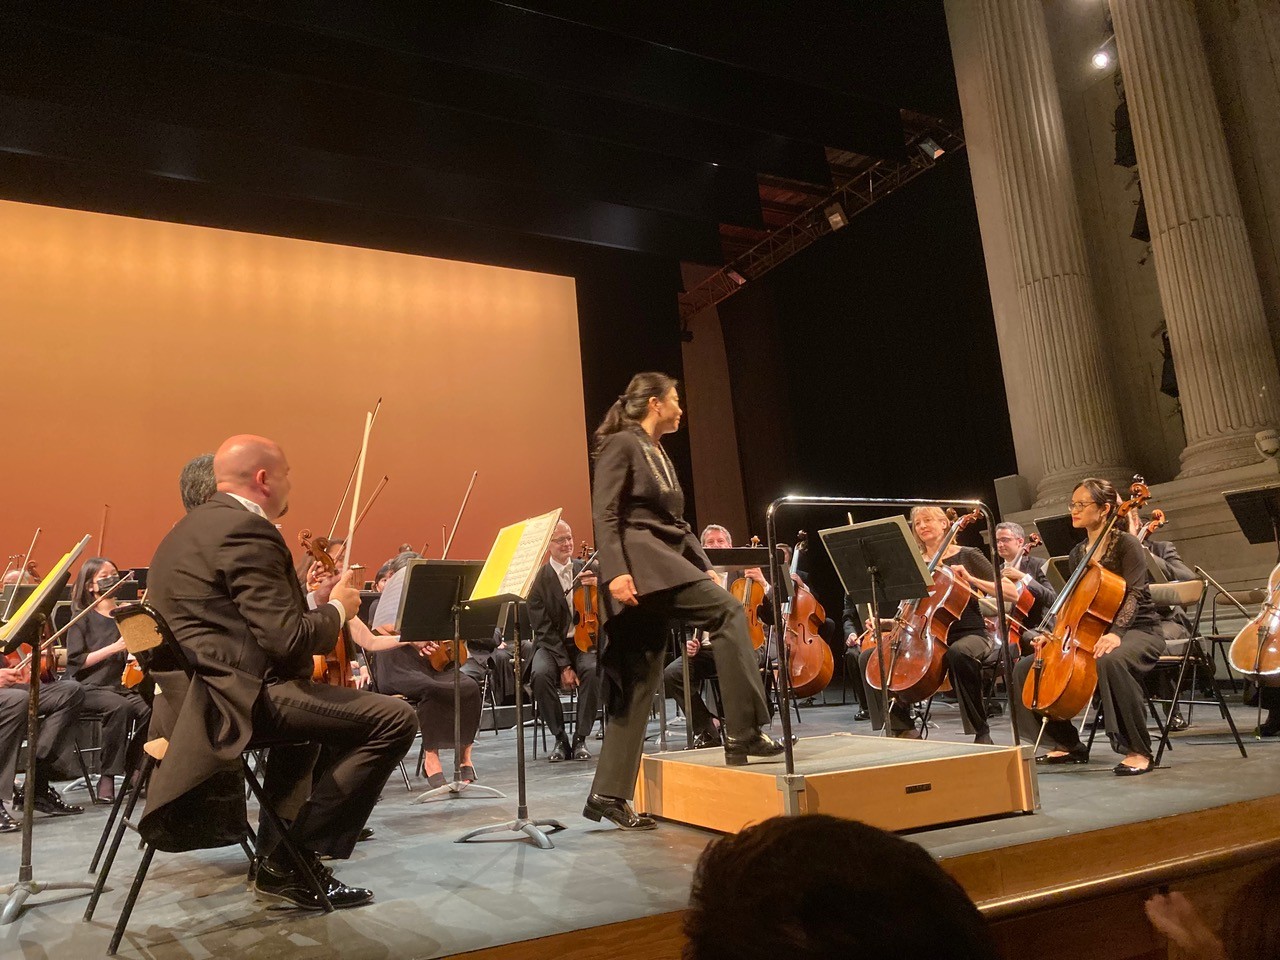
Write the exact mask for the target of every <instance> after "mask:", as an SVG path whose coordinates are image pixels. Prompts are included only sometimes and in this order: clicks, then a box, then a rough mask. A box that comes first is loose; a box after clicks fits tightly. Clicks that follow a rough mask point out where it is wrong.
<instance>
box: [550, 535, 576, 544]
mask: <svg viewBox="0 0 1280 960" xmlns="http://www.w3.org/2000/svg"><path fill="white" fill-rule="evenodd" d="M551 542H552V543H573V537H571V536H570V537H552V538H551Z"/></svg>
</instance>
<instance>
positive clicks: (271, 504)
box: [213, 434, 290, 520]
mask: <svg viewBox="0 0 1280 960" xmlns="http://www.w3.org/2000/svg"><path fill="white" fill-rule="evenodd" d="M213 475H214V477H215V478H216V479H217V481H218V492H219V493H234V494H235V495H236V496H239V497H244V498H245V499H246V500H252V501H253V502H254V503H256V504H257V505H258V506H260V507H261V508H262V512H263V513H265V514H266V515H267V519H268V520H277V519H279V518H280V517H283V516H284V515H285V514H286V513H288V512H289V489H290V481H289V461H288V460H286V459H285V456H284V451H283V450H281V449H280V445H279V444H278V443H276V442H275V441H274V440H268V439H267V438H266V437H255V436H253V435H251V434H241V435H239V436H235V437H230V438H228V439H227V440H224V441H223V443H222V446H220V447H219V448H218V452H217V453H215V454H214V455H213Z"/></svg>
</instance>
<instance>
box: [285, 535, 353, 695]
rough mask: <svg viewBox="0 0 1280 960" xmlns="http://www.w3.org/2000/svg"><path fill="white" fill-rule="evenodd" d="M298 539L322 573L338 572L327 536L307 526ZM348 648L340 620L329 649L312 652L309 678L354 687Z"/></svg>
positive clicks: (348, 635) (347, 631) (348, 639)
mask: <svg viewBox="0 0 1280 960" xmlns="http://www.w3.org/2000/svg"><path fill="white" fill-rule="evenodd" d="M298 543H299V544H301V546H302V549H303V550H304V551H305V552H306V553H307V554H308V555H309V556H310V557H311V559H312V560H313V561H314V562H315V563H316V564H319V566H320V569H321V570H322V571H323V575H324V576H332V575H333V574H335V573H337V572H338V561H337V560H335V559H334V556H333V554H332V553H331V552H330V550H331V549H332V547H333V543H332V541H331V540H330V539H329V538H328V537H320V536H312V535H311V531H310V530H301V531H299V532H298ZM351 649H352V640H351V631H350V629H349V628H348V627H347V626H346V624H343V627H342V629H341V630H339V631H338V642H337V643H335V644H334V647H333V649H332V650H331V651H330V652H329V653H326V654H319V653H317V654H315V655H314V656H312V658H311V659H312V668H311V680H312V682H313V683H327V684H329V686H331V687H354V686H355V685H356V681H355V675H354V674H353V673H352V671H351V657H350V656H349V655H348V652H347V651H348V650H351Z"/></svg>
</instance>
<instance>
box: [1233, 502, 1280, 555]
mask: <svg viewBox="0 0 1280 960" xmlns="http://www.w3.org/2000/svg"><path fill="white" fill-rule="evenodd" d="M1222 496H1223V498H1224V499H1226V501H1227V506H1229V507H1230V508H1231V514H1232V516H1234V517H1235V518H1236V525H1237V526H1238V527H1239V528H1240V532H1241V533H1243V534H1244V536H1245V539H1246V540H1248V541H1249V542H1250V543H1274V544H1275V545H1276V562H1277V563H1280V484H1275V483H1272V484H1268V485H1266V486H1264V487H1249V488H1247V489H1244V490H1227V491H1225V492H1223V494H1222Z"/></svg>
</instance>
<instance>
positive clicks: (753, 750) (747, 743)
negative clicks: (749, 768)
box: [724, 730, 786, 767]
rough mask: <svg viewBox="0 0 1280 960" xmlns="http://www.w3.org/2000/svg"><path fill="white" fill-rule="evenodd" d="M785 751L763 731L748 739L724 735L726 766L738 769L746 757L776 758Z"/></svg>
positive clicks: (758, 731)
mask: <svg viewBox="0 0 1280 960" xmlns="http://www.w3.org/2000/svg"><path fill="white" fill-rule="evenodd" d="M784 749H786V748H785V747H783V745H782V744H780V743H779V742H778V741H777V740H775V739H773V737H771V736H769V735H768V734H767V733H765V732H764V731H763V730H757V731H756V732H755V733H753V734H752V735H751V736H749V737H731V736H729V735H728V734H725V738H724V762H725V765H726V766H730V767H740V766H742V765H743V764H744V763H746V762H747V758H748V757H776V756H777V755H778V754H780V753H782V751H783V750H784Z"/></svg>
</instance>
